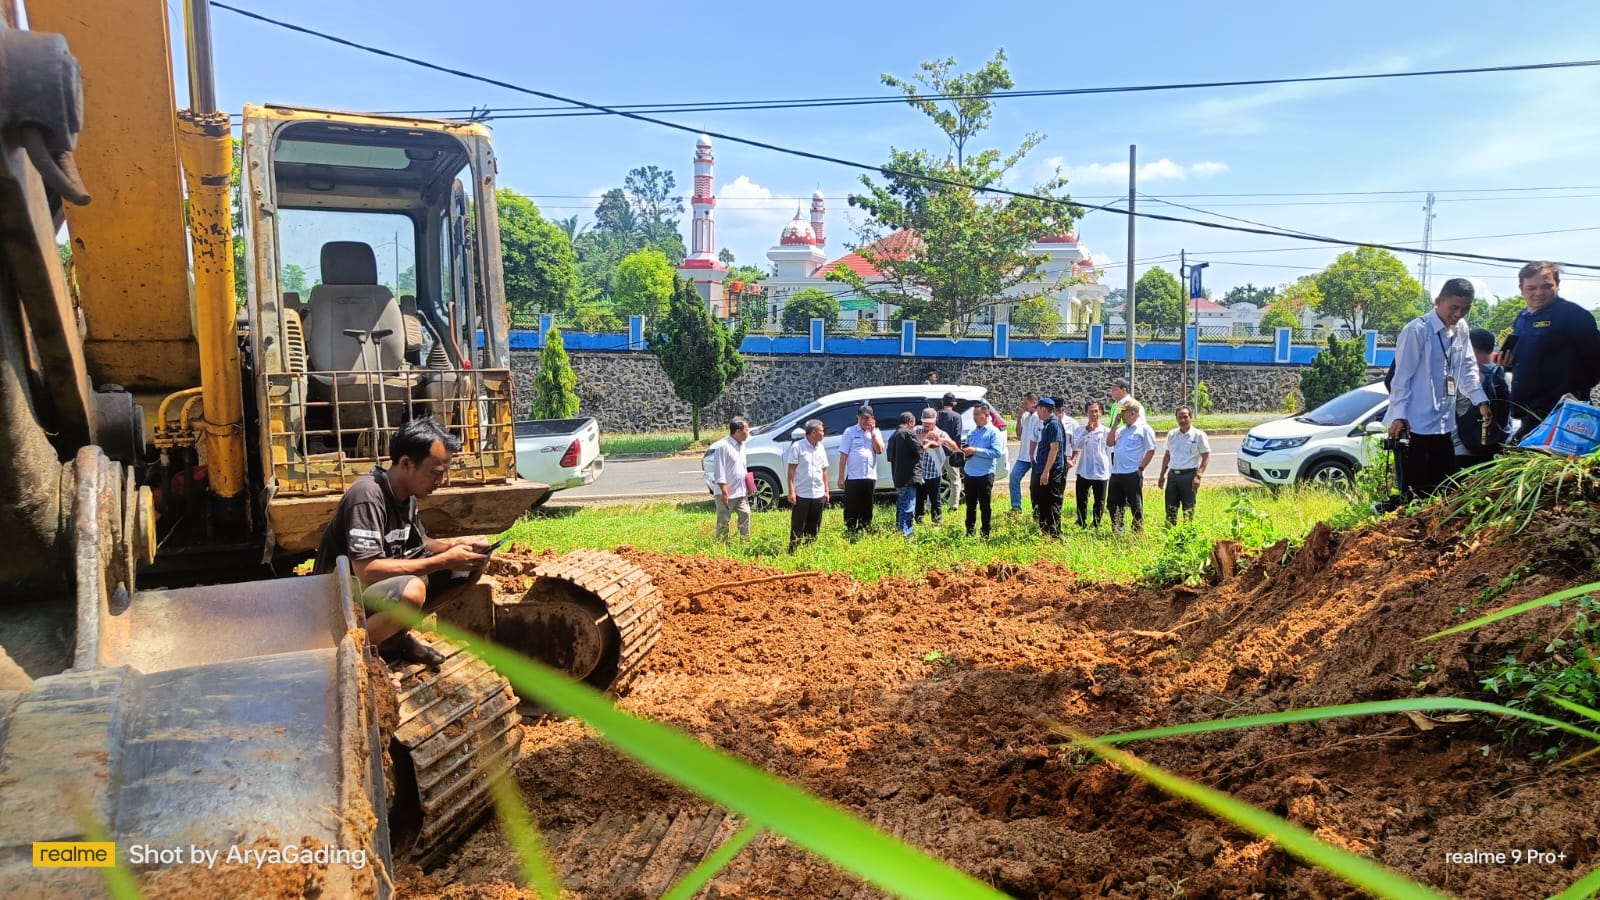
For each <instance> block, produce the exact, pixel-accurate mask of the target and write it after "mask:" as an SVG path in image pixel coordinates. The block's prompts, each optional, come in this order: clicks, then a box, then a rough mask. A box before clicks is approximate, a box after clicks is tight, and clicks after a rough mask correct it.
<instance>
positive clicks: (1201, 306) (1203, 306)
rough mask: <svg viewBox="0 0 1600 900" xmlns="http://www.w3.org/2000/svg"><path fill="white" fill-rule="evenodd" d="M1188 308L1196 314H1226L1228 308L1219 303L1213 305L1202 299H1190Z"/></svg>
mask: <svg viewBox="0 0 1600 900" xmlns="http://www.w3.org/2000/svg"><path fill="white" fill-rule="evenodd" d="M1189 308H1190V309H1192V310H1196V311H1198V312H1227V311H1228V308H1227V307H1226V306H1223V305H1222V304H1220V303H1213V302H1211V301H1210V300H1207V299H1206V298H1204V297H1201V298H1200V299H1199V300H1194V299H1191V300H1190V301H1189Z"/></svg>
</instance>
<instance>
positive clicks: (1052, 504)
mask: <svg viewBox="0 0 1600 900" xmlns="http://www.w3.org/2000/svg"><path fill="white" fill-rule="evenodd" d="M1110 393H1111V400H1112V402H1111V410H1110V416H1109V418H1110V421H1111V424H1110V425H1109V426H1107V425H1105V424H1102V423H1101V416H1102V414H1103V413H1104V407H1103V406H1102V405H1101V403H1100V401H1098V400H1090V401H1088V402H1087V403H1085V404H1084V407H1083V415H1084V420H1083V422H1081V423H1080V422H1077V421H1075V420H1074V419H1073V418H1072V417H1071V416H1070V415H1068V414H1067V413H1066V412H1065V411H1064V410H1060V411H1058V410H1059V408H1060V405H1061V404H1060V403H1059V402H1058V401H1057V400H1056V399H1055V398H1053V397H1049V396H1040V395H1039V394H1037V393H1033V392H1029V393H1028V394H1026V395H1024V396H1023V402H1022V408H1021V409H1020V410H1019V411H1018V415H1017V429H1018V437H1019V439H1020V440H1021V442H1022V453H1021V454H1020V455H1019V456H1018V457H1017V461H1016V463H1015V464H1014V465H1013V466H1012V467H1011V509H1012V511H1013V512H1021V511H1022V478H1023V476H1028V488H1029V496H1030V497H1031V499H1032V502H1033V516H1034V519H1035V521H1037V522H1038V524H1039V530H1040V531H1042V532H1044V533H1045V534H1046V535H1049V536H1050V537H1060V536H1061V508H1062V505H1063V503H1064V502H1065V499H1066V482H1067V472H1068V471H1069V470H1070V469H1072V467H1074V466H1076V467H1077V469H1078V475H1077V484H1076V488H1077V523H1078V527H1079V528H1087V527H1089V525H1090V507H1089V501H1090V499H1091V498H1093V501H1094V507H1093V526H1094V527H1095V528H1099V527H1100V523H1101V520H1102V516H1103V513H1104V510H1105V507H1106V506H1109V507H1110V509H1111V530H1112V532H1113V533H1116V534H1121V533H1122V532H1123V529H1124V519H1131V526H1132V528H1133V530H1134V531H1135V532H1140V531H1143V530H1144V471H1145V469H1146V468H1148V467H1149V465H1150V462H1151V460H1153V459H1154V458H1155V453H1156V435H1155V431H1154V430H1153V429H1151V427H1150V424H1149V423H1148V422H1146V421H1145V419H1144V405H1143V404H1142V403H1140V402H1139V401H1138V400H1136V399H1134V398H1133V397H1132V396H1131V395H1130V394H1129V393H1128V381H1127V379H1124V378H1117V379H1113V380H1112V382H1111V391H1110ZM1210 459H1211V444H1210V441H1209V439H1208V438H1207V437H1206V433H1205V432H1204V431H1201V430H1200V429H1198V428H1195V427H1194V417H1193V415H1192V414H1191V412H1190V410H1189V408H1188V407H1187V406H1183V407H1179V408H1178V427H1177V428H1174V429H1172V430H1171V431H1169V432H1168V433H1167V447H1166V452H1165V453H1164V454H1163V455H1162V459H1161V474H1160V477H1159V478H1158V479H1157V486H1158V487H1162V488H1164V489H1165V490H1166V507H1167V524H1169V525H1171V524H1175V523H1176V522H1177V517H1178V511H1179V509H1180V508H1181V509H1182V510H1184V511H1185V512H1186V513H1187V514H1188V515H1190V516H1193V515H1194V504H1195V491H1196V489H1197V488H1198V487H1199V484H1200V478H1201V475H1202V474H1203V473H1204V472H1205V467H1206V465H1207V464H1208V463H1209V462H1210Z"/></svg>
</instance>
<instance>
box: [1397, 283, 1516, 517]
mask: <svg viewBox="0 0 1600 900" xmlns="http://www.w3.org/2000/svg"><path fill="white" fill-rule="evenodd" d="M1472 295H1473V289H1472V282H1470V281H1468V280H1467V279H1465V278H1452V279H1450V280H1449V281H1446V282H1445V283H1444V287H1442V288H1440V290H1439V296H1438V297H1436V298H1434V301H1433V312H1430V313H1428V314H1427V315H1425V316H1419V317H1418V318H1415V319H1412V320H1411V321H1410V322H1408V323H1407V324H1406V327H1404V328H1402V329H1400V336H1399V337H1398V338H1396V339H1395V342H1394V378H1393V379H1392V380H1391V381H1390V383H1389V410H1388V412H1386V413H1384V415H1383V421H1384V424H1386V425H1388V426H1389V437H1391V438H1393V439H1395V440H1397V441H1399V442H1400V447H1399V449H1398V450H1396V451H1395V452H1396V453H1398V454H1401V455H1402V457H1403V459H1402V465H1401V466H1400V470H1401V471H1404V472H1405V484H1404V485H1402V488H1403V489H1404V491H1405V492H1406V493H1407V494H1409V495H1411V496H1412V497H1425V496H1428V495H1430V494H1432V493H1433V492H1434V491H1436V490H1438V488H1439V486H1440V485H1441V484H1443V483H1444V482H1445V481H1446V480H1448V479H1449V478H1450V476H1451V475H1454V474H1455V472H1456V451H1455V445H1454V444H1453V443H1452V442H1451V440H1450V435H1451V432H1452V431H1454V429H1455V421H1456V397H1457V395H1458V394H1459V395H1463V396H1466V397H1467V398H1469V399H1470V400H1471V401H1472V402H1473V403H1475V404H1477V406H1478V411H1479V412H1480V413H1481V414H1482V415H1483V417H1484V418H1486V419H1487V418H1488V417H1489V416H1490V408H1489V397H1488V395H1487V394H1485V393H1484V391H1483V385H1482V383H1481V381H1480V379H1479V377H1478V360H1477V357H1476V356H1475V355H1474V354H1473V352H1472V340H1471V337H1470V334H1471V329H1469V328H1468V327H1467V324H1466V323H1465V322H1463V321H1462V319H1464V318H1466V315H1467V311H1468V310H1470V309H1471V308H1472Z"/></svg>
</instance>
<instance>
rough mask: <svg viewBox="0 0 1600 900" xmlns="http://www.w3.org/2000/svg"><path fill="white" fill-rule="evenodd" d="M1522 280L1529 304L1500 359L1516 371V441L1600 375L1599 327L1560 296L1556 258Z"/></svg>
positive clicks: (1525, 271) (1583, 393)
mask: <svg viewBox="0 0 1600 900" xmlns="http://www.w3.org/2000/svg"><path fill="white" fill-rule="evenodd" d="M1517 281H1518V286H1519V287H1521V289H1522V297H1523V299H1524V300H1526V301H1528V308H1527V309H1524V310H1523V311H1522V312H1520V313H1517V318H1516V319H1515V320H1514V321H1513V322H1512V324H1511V337H1509V338H1507V339H1506V344H1505V347H1503V348H1502V349H1501V351H1500V356H1501V359H1500V363H1501V364H1502V365H1504V366H1505V368H1506V370H1507V371H1509V372H1511V373H1512V377H1511V403H1512V408H1513V409H1514V410H1515V412H1514V415H1517V416H1519V417H1521V419H1522V427H1521V428H1520V429H1519V430H1518V431H1517V434H1516V437H1514V438H1512V443H1516V442H1518V441H1521V440H1522V439H1523V438H1524V437H1526V436H1527V435H1528V433H1529V432H1531V431H1533V429H1534V428H1536V427H1538V425H1539V423H1541V422H1543V421H1544V419H1545V417H1546V416H1548V415H1550V411H1551V410H1553V409H1555V407H1556V404H1558V403H1560V402H1561V398H1562V397H1563V396H1565V395H1566V394H1572V395H1573V396H1575V397H1577V398H1578V399H1579V400H1582V401H1584V402H1588V400H1589V392H1590V391H1591V390H1593V389H1594V386H1595V383H1596V382H1597V381H1600V329H1597V328H1596V326H1595V321H1594V316H1592V315H1590V314H1589V311H1588V310H1586V309H1584V308H1583V307H1581V306H1579V305H1578V304H1576V303H1573V302H1572V301H1570V300H1566V299H1563V298H1562V297H1560V296H1559V292H1560V290H1561V270H1560V269H1558V268H1556V264H1555V263H1552V262H1533V263H1528V264H1527V265H1525V266H1523V267H1522V271H1521V272H1519V273H1518V276H1517ZM1397 368H1398V367H1397Z"/></svg>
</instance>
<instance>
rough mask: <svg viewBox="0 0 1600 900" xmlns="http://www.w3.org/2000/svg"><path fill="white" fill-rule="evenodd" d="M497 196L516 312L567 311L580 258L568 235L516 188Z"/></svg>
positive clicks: (507, 274)
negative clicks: (574, 250)
mask: <svg viewBox="0 0 1600 900" xmlns="http://www.w3.org/2000/svg"><path fill="white" fill-rule="evenodd" d="M494 198H495V203H496V204H497V205H498V206H499V208H500V257H501V267H502V270H503V272H504V273H505V286H506V305H507V306H508V307H509V308H510V312H511V315H512V316H513V317H528V316H532V315H536V314H538V313H542V312H550V313H553V312H561V311H563V310H565V309H566V308H567V307H568V305H569V304H571V303H572V302H573V300H575V299H576V296H577V288H578V268H577V258H576V257H575V256H574V254H573V252H572V244H571V243H570V242H569V241H568V240H567V236H566V234H565V233H564V232H562V230H561V229H560V228H559V227H557V226H556V225H555V223H553V222H550V221H549V220H547V219H545V217H544V216H542V215H540V214H539V207H537V206H535V205H534V203H533V201H532V200H530V199H528V198H527V197H524V196H522V195H521V194H519V193H517V192H516V191H513V190H511V189H510V188H500V189H499V190H497V191H495V192H494ZM412 280H413V282H414V281H415V280H416V272H415V270H413V271H412Z"/></svg>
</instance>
